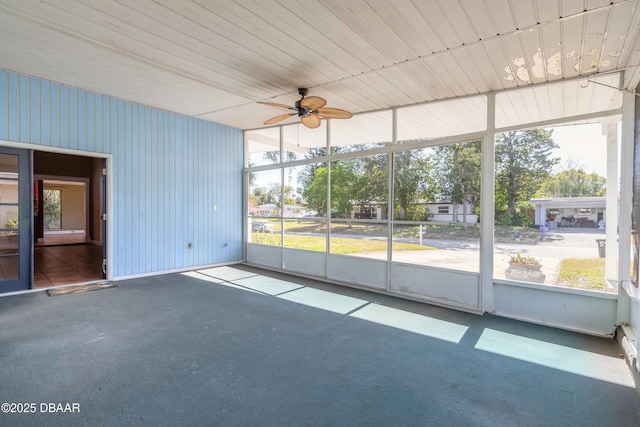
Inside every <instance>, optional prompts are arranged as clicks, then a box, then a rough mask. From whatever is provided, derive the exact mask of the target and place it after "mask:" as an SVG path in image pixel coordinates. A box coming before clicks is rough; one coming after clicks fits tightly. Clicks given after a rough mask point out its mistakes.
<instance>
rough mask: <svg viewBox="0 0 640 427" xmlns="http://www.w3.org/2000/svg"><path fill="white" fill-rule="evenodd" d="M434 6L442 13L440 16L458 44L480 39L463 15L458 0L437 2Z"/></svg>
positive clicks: (462, 9)
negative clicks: (454, 35)
mask: <svg viewBox="0 0 640 427" xmlns="http://www.w3.org/2000/svg"><path fill="white" fill-rule="evenodd" d="M436 4H437V6H438V7H439V8H440V10H441V11H442V16H443V17H444V19H445V22H446V23H447V25H448V26H449V27H450V28H451V29H452V31H453V32H454V33H455V34H456V36H457V38H458V39H459V40H460V42H461V43H460V44H468V43H472V42H476V41H478V40H479V39H480V37H479V36H478V34H476V32H475V30H474V28H473V25H472V23H471V22H470V21H469V19H468V17H467V15H466V14H465V12H464V8H463V7H462V5H461V4H460V0H437V1H436Z"/></svg>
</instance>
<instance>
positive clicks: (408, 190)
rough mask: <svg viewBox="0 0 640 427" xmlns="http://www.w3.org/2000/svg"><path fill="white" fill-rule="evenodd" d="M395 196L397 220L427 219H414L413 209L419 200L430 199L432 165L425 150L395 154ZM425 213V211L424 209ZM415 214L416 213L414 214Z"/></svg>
mask: <svg viewBox="0 0 640 427" xmlns="http://www.w3.org/2000/svg"><path fill="white" fill-rule="evenodd" d="M393 162H394V177H393V196H394V199H395V201H394V202H395V203H394V204H395V206H394V208H395V209H397V210H398V214H397V219H400V220H404V219H408V220H418V219H425V218H424V216H423V215H419V216H417V217H414V215H412V212H411V211H412V209H411V208H413V207H414V206H416V205H417V202H418V201H419V199H421V198H423V199H429V198H430V197H429V189H432V188H433V185H431V184H430V182H431V177H430V174H429V172H430V169H431V165H430V164H429V163H428V162H427V159H426V156H425V150H410V151H400V152H397V153H394V155H393ZM423 211H424V209H423ZM413 214H415V212H414V213H413Z"/></svg>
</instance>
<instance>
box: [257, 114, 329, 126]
mask: <svg viewBox="0 0 640 427" xmlns="http://www.w3.org/2000/svg"><path fill="white" fill-rule="evenodd" d="M295 115H296V113H291V114H280V115H279V116H275V117H272V118H270V119H269V120H267V121H266V122H264V124H265V125H272V124H274V123H278V122H280V121H282V120H285V119H288V118H289V117H291V116H295ZM318 120H319V119H318Z"/></svg>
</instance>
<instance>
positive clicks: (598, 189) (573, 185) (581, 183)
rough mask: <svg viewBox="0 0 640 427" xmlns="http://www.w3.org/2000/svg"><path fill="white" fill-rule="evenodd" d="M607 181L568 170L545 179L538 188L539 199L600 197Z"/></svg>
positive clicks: (577, 170)
mask: <svg viewBox="0 0 640 427" xmlns="http://www.w3.org/2000/svg"><path fill="white" fill-rule="evenodd" d="M606 185H607V179H606V178H605V177H603V176H601V175H598V174H597V173H591V174H587V173H586V172H585V171H584V170H582V169H569V170H565V171H562V172H560V173H557V174H555V175H553V176H550V177H549V178H547V179H546V180H545V181H544V182H543V183H542V186H541V187H540V190H539V191H538V193H537V194H538V195H539V196H541V197H600V196H604V195H605V187H606Z"/></svg>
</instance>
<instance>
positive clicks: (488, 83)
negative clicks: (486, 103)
mask: <svg viewBox="0 0 640 427" xmlns="http://www.w3.org/2000/svg"><path fill="white" fill-rule="evenodd" d="M467 54H468V56H469V57H471V58H473V62H474V64H476V66H477V67H478V69H479V70H480V71H481V72H480V74H482V75H483V77H484V82H485V86H484V87H482V88H480V90H479V91H478V92H476V93H486V92H490V91H497V90H501V89H505V85H504V83H503V82H502V79H501V78H500V76H499V75H498V72H497V70H496V69H495V67H494V66H493V64H492V63H491V60H490V59H489V56H488V54H487V52H486V45H485V44H480V45H476V46H471V47H469V48H468V49H467Z"/></svg>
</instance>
